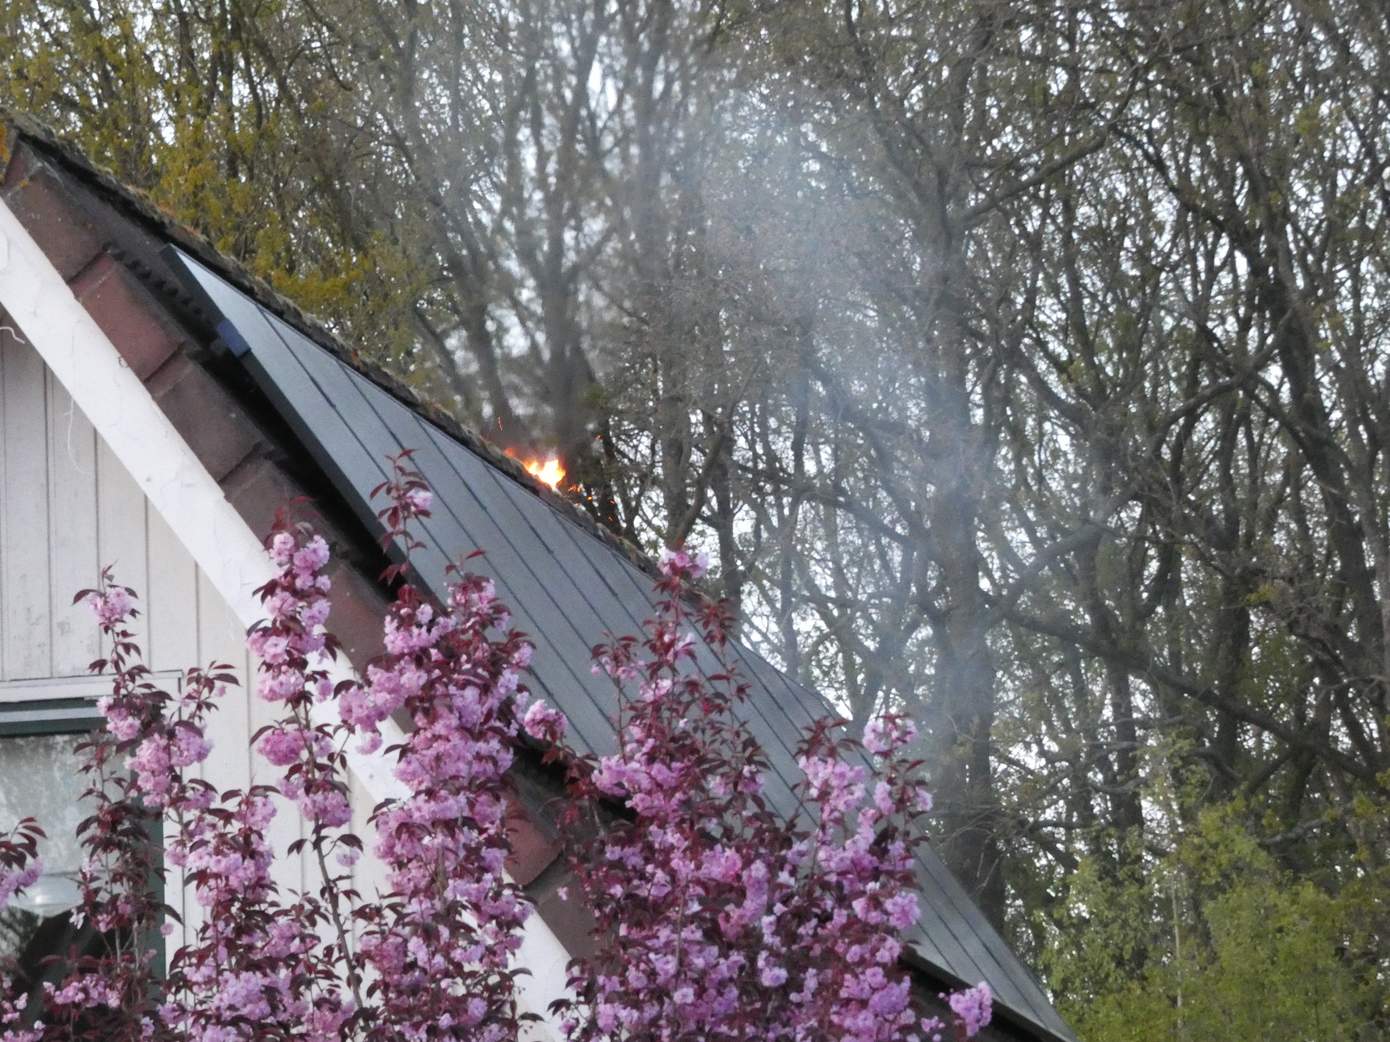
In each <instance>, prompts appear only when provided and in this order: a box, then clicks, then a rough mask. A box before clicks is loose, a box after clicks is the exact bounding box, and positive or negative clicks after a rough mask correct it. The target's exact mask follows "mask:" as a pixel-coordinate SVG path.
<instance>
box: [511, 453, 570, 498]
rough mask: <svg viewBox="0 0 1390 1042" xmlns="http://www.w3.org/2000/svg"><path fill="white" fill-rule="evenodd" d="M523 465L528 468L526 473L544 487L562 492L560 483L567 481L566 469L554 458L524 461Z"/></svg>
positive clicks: (533, 458)
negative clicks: (547, 486)
mask: <svg viewBox="0 0 1390 1042" xmlns="http://www.w3.org/2000/svg"><path fill="white" fill-rule="evenodd" d="M521 465H522V466H523V467H525V468H526V473H528V474H530V475H531V476H532V477H533V478H535V479H536V480H537V481H539V482H541V483H542V484H544V485H549V486H550V487H551V488H552V489H554V490H555V491H557V492H558V491H559V490H560V483H561V482H562V481H564V480H565V467H564V464H562V463H561V462H560V461H559V460H558V459H556V458H555V457H554V456H551V457H549V458H548V459H537V458H535V457H532V458H531V459H527V460H523V461H522V463H521Z"/></svg>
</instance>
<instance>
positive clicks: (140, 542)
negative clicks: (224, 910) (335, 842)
mask: <svg viewBox="0 0 1390 1042" xmlns="http://www.w3.org/2000/svg"><path fill="white" fill-rule="evenodd" d="M0 320H3V316H2V315H0ZM0 439H3V440H2V441H0V682H7V681H8V682H13V681H24V680H37V679H47V678H62V677H85V676H87V666H88V664H89V663H90V662H91V661H92V660H93V659H95V658H96V657H97V656H98V655H99V654H100V653H101V644H100V634H99V632H98V630H97V627H96V625H95V623H94V622H93V621H92V617H91V613H90V611H89V610H88V609H87V608H86V607H85V606H84V605H80V604H79V605H73V604H72V598H73V594H74V593H75V592H76V591H77V590H80V589H83V588H86V587H91V586H95V585H96V583H97V578H98V575H99V574H100V571H101V568H102V566H103V565H106V564H110V565H113V567H114V571H115V575H116V578H117V579H118V580H119V581H120V582H121V583H123V584H125V585H127V586H131V587H133V588H134V589H135V590H136V591H137V592H138V594H139V597H140V601H139V604H140V607H141V610H142V611H143V613H144V614H143V617H142V618H141V619H140V620H139V622H138V625H137V627H136V629H137V631H138V632H139V634H140V639H141V642H142V645H143V648H144V651H145V655H146V662H147V663H148V664H149V666H150V667H151V668H152V669H154V670H156V671H164V670H181V669H184V668H187V667H190V666H202V665H207V664H208V663H210V662H214V661H217V662H224V663H228V664H230V665H232V666H233V667H234V670H235V672H236V673H237V674H238V676H239V678H240V680H241V682H242V687H241V688H240V689H233V690H230V691H229V692H228V693H227V695H226V697H225V699H224V702H223V705H222V707H221V708H220V710H219V711H218V713H217V714H216V716H215V718H214V720H213V722H212V725H211V727H210V728H209V737H210V739H211V740H212V744H213V751H212V753H211V755H210V756H209V758H208V760H207V762H206V763H205V764H204V765H203V772H202V773H203V777H204V778H205V779H206V780H207V781H209V782H211V783H212V784H214V785H216V786H218V787H219V788H221V789H230V788H237V789H244V788H246V786H248V785H250V784H255V783H271V782H273V781H274V780H275V778H274V773H273V772H274V769H273V768H271V767H270V765H269V764H267V763H265V761H264V760H261V758H260V757H259V756H258V755H255V754H254V753H253V752H252V750H251V747H250V736H251V735H252V734H253V733H254V732H255V731H256V730H257V729H258V728H260V727H262V726H264V725H265V724H268V723H270V722H272V720H274V718H275V712H274V707H273V706H270V705H268V704H266V703H265V702H263V701H262V700H261V699H259V698H255V697H251V696H250V695H249V693H248V689H247V686H246V685H247V682H248V680H249V681H250V682H251V683H254V681H255V672H254V664H253V663H252V661H251V660H250V658H249V656H248V654H247V652H246V647H245V643H244V632H243V628H242V626H241V625H240V624H239V623H238V621H237V619H236V617H235V616H234V614H233V613H232V610H231V609H230V607H228V605H227V604H226V602H225V601H223V600H222V598H221V596H220V595H219V594H218V593H217V591H216V590H215V589H214V588H213V586H212V583H211V582H209V581H208V579H207V578H206V577H205V576H204V575H203V574H202V573H201V571H200V570H199V568H198V566H197V565H196V564H195V563H194V562H193V559H192V557H191V556H190V555H189V554H188V552H187V550H186V549H185V548H184V547H183V545H182V544H181V543H180V542H179V540H178V539H177V538H176V537H175V536H174V533H173V532H172V530H171V529H170V528H169V526H168V524H167V523H166V522H165V520H164V518H163V517H161V516H160V515H159V513H158V511H156V510H155V509H154V508H153V507H152V506H151V505H150V503H149V501H148V500H147V499H146V498H145V496H144V494H143V493H142V492H141V491H140V489H139V487H138V486H137V485H136V483H135V481H134V479H132V478H131V477H130V475H129V474H128V473H127V471H126V469H125V467H124V466H122V464H121V462H120V461H119V460H118V459H116V457H115V456H114V455H113V454H112V453H111V451H110V450H109V449H108V448H107V447H106V445H105V443H104V442H103V441H102V440H101V439H100V438H99V437H98V436H97V435H96V432H95V431H94V430H93V428H92V425H91V424H90V423H89V422H88V421H87V419H86V417H85V416H83V415H82V413H81V411H80V410H78V409H76V408H75V407H74V405H73V402H72V399H71V398H69V397H68V395H67V392H66V391H64V390H63V388H62V386H61V384H59V382H58V381H57V380H56V379H55V378H54V377H53V374H52V373H51V372H49V370H48V369H47V368H46V367H45V366H44V364H43V362H42V360H41V359H40V358H39V356H38V355H37V354H36V353H35V352H34V351H33V350H32V349H30V348H29V347H27V346H25V345H23V344H21V343H19V342H17V341H16V340H15V338H14V337H13V336H11V335H10V333H9V332H7V331H0ZM353 789H354V791H353V800H354V804H355V805H354V808H353V809H354V818H355V819H357V820H358V821H362V820H363V819H364V816H365V813H366V811H367V810H369V809H370V807H371V805H372V804H371V800H370V797H368V796H367V795H366V794H365V793H364V792H362V791H361V790H359V789H358V788H357V787H356V786H354V787H353ZM363 805H365V807H364V806H363ZM3 825H4V823H3V822H0V827H2V826H3ZM299 835H300V826H299V815H298V813H297V812H296V811H295V809H294V808H293V807H292V806H285V805H283V804H282V806H281V808H280V813H279V814H277V815H276V819H275V822H274V824H273V825H272V826H271V830H270V840H271V843H272V846H273V848H274V849H277V850H284V849H285V847H286V846H287V845H288V844H289V843H290V842H292V841H293V840H295V839H297V838H299ZM364 838H365V836H364ZM355 871H356V874H357V875H358V876H359V877H360V878H359V882H358V885H359V886H360V887H362V889H363V891H364V892H365V893H371V892H373V890H374V889H375V885H374V884H375V883H376V882H378V880H379V878H380V877H379V870H378V869H376V868H375V867H372V866H369V865H368V864H367V859H364V861H363V862H362V863H360V864H359V868H358V869H357V870H355ZM274 876H275V881H276V883H277V885H279V886H280V887H281V889H282V890H299V889H301V888H304V887H313V888H317V885H318V882H317V881H318V878H319V870H318V866H317V864H314V863H312V862H311V859H310V858H309V857H302V858H300V857H296V858H293V859H289V858H285V859H281V860H280V861H279V862H277V864H276V866H275V869H274ZM167 897H168V899H169V903H170V904H172V905H173V906H174V907H175V908H176V909H180V910H181V911H182V912H183V914H184V918H185V921H186V922H191V923H195V922H196V921H197V916H198V910H197V908H196V907H194V903H193V901H192V900H191V898H190V899H189V900H188V901H187V902H185V901H184V900H183V895H182V888H181V886H180V883H179V880H178V879H176V878H171V879H170V880H169V888H168V893H167Z"/></svg>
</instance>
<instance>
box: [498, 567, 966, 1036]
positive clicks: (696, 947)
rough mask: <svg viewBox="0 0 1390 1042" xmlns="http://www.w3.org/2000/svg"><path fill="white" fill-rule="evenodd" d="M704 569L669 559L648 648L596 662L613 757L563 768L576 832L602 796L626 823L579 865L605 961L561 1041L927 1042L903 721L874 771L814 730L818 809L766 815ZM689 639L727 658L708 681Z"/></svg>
mask: <svg viewBox="0 0 1390 1042" xmlns="http://www.w3.org/2000/svg"><path fill="white" fill-rule="evenodd" d="M705 567H706V565H705V562H704V560H703V559H702V558H701V557H700V556H696V555H691V554H689V553H688V552H686V551H683V550H674V551H668V552H667V553H666V554H665V555H664V556H663V558H662V570H663V578H662V580H661V582H660V584H659V586H658V590H659V592H660V593H661V594H662V600H661V601H660V604H659V613H658V616H657V618H656V619H655V620H653V621H652V622H650V623H649V624H648V625H647V627H646V633H645V635H644V637H643V639H641V640H640V641H638V640H637V639H636V638H623V639H620V640H618V641H615V642H613V643H611V644H609V645H607V646H604V647H600V648H598V649H596V651H595V663H596V667H597V669H598V670H600V671H602V672H604V673H607V674H608V675H609V676H610V677H611V678H612V679H613V680H614V683H615V685H616V687H617V689H618V693H619V702H620V706H621V717H620V722H621V734H620V743H619V748H618V750H617V752H615V753H613V754H612V755H609V756H604V757H601V758H598V759H592V758H585V757H583V756H580V755H579V754H578V753H576V752H575V751H574V750H571V749H564V750H562V751H561V753H560V754H558V758H564V759H566V760H567V761H568V762H569V763H570V764H571V765H572V766H571V773H570V778H571V785H572V788H573V790H574V793H575V796H576V800H575V803H574V805H573V806H572V808H571V812H570V815H571V820H578V819H580V818H585V819H588V818H589V817H591V815H592V811H591V810H590V809H589V808H590V807H591V805H592V801H594V800H600V801H609V802H612V803H621V804H623V805H625V806H626V808H627V811H628V815H627V816H624V815H619V816H615V817H612V818H611V824H610V825H609V826H608V827H606V828H604V829H603V830H601V831H600V832H599V833H598V834H597V835H596V836H595V837H594V839H593V840H592V841H591V842H589V843H587V844H581V845H580V847H579V848H578V849H577V850H576V851H574V852H573V856H572V857H571V867H572V869H573V871H574V873H575V875H576V877H577V878H578V880H579V882H580V885H581V888H582V890H583V892H584V896H585V898H586V900H587V902H588V903H589V904H590V906H591V907H592V908H593V910H594V912H595V917H596V919H597V921H598V924H599V926H598V927H597V928H596V930H595V932H594V938H595V946H596V950H595V952H594V954H593V955H591V956H589V957H588V958H586V959H583V960H579V961H576V962H575V963H573V964H572V966H571V973H570V984H571V987H572V989H573V990H574V993H575V995H576V996H577V1001H576V1002H574V1003H571V1004H567V1005H566V1006H565V1007H564V1015H565V1030H566V1032H567V1034H568V1036H569V1038H570V1039H571V1040H572V1042H607V1040H610V1039H613V1038H618V1037H623V1038H632V1037H640V1038H646V1039H652V1040H663V1042H664V1040H673V1042H674V1040H692V1042H693V1040H695V1039H705V1038H711V1037H718V1038H723V1039H746V1040H749V1042H752V1040H758V1042H771V1040H780V1039H786V1040H788V1042H792V1040H797V1042H799V1040H805V1039H818V1038H825V1037H833V1038H837V1039H843V1040H846V1042H889V1040H892V1042H912V1040H919V1039H930V1038H932V1037H933V1036H934V1035H936V1034H938V1033H939V1028H940V1023H939V1022H938V1021H937V1020H936V1019H935V1018H932V1017H930V1016H927V1015H926V1014H925V1012H924V1011H923V1010H922V1009H920V1008H918V1006H917V1005H916V1003H915V1002H914V999H913V995H912V992H911V985H910V979H909V977H908V975H907V973H906V972H905V971H904V969H903V968H902V967H901V965H900V962H899V957H900V955H901V954H902V950H903V948H902V940H901V935H902V933H903V932H904V931H905V930H908V929H910V928H911V927H913V926H914V925H915V924H916V922H917V920H918V916H919V907H918V898H917V895H916V892H915V877H914V874H913V863H914V858H913V852H914V850H915V848H916V847H917V845H918V844H919V843H921V842H922V841H923V833H922V831H921V817H922V815H923V813H924V808H923V806H922V801H921V798H920V792H919V790H920V786H919V785H918V783H917V782H916V780H915V778H914V774H915V770H914V768H915V766H916V765H915V764H913V763H911V762H910V761H908V760H907V759H906V758H905V750H906V748H907V747H908V746H909V745H910V743H911V741H912V738H913V731H912V728H911V725H910V723H909V722H908V721H906V720H905V719H903V718H901V717H897V716H886V717H884V718H882V719H880V720H877V721H875V722H874V723H873V724H872V725H871V726H870V728H869V731H868V734H867V735H866V740H865V743H864V744H865V747H866V748H867V749H868V750H869V751H870V753H872V754H873V758H874V762H873V764H872V766H871V764H870V762H869V761H867V760H865V759H864V758H862V757H861V756H860V754H859V753H858V751H857V750H856V749H855V747H854V745H853V743H851V742H849V741H847V740H845V739H843V738H837V737H835V731H836V728H837V724H836V723H835V722H833V721H822V722H820V723H818V724H816V725H815V726H814V727H813V728H812V729H811V731H810V732H809V733H808V735H807V736H806V738H805V740H804V742H803V744H802V748H801V752H800V756H799V760H798V762H799V763H800V765H801V768H802V771H803V778H802V779H801V781H800V782H798V783H797V785H796V789H797V792H796V795H797V796H798V797H799V800H800V802H801V804H802V805H803V806H805V807H806V808H808V811H809V813H808V814H807V815H806V816H805V817H804V818H803V819H801V820H798V821H787V820H785V819H783V818H782V817H781V816H780V815H779V814H778V813H777V812H775V811H774V810H772V809H771V808H770V807H769V806H768V804H767V803H766V802H765V801H764V795H763V790H764V787H765V784H766V781H765V779H766V778H767V775H768V767H767V763H766V761H765V759H764V756H763V753H762V750H761V749H759V748H758V747H757V744H756V743H755V742H754V741H753V740H752V739H751V738H750V737H749V736H748V734H747V732H746V729H745V728H744V727H743V725H742V724H741V723H740V722H739V720H738V717H737V713H736V708H735V707H736V705H737V703H738V702H740V701H741V700H743V699H744V698H745V697H746V685H745V684H744V683H742V682H741V681H739V680H738V678H737V676H736V675H735V673H734V671H733V670H732V669H730V668H729V667H728V666H727V664H725V663H724V662H723V661H722V656H720V652H721V649H722V648H724V647H725V645H726V638H725V634H724V625H725V620H726V619H727V614H726V613H725V611H724V610H723V609H721V608H720V607H719V606H712V605H708V604H701V603H699V602H698V601H697V600H696V598H694V597H693V596H692V594H691V591H690V588H689V583H690V582H691V581H692V580H694V579H696V578H698V577H699V576H700V575H701V574H703V572H704V570H705ZM692 626H694V627H696V628H698V629H699V630H700V632H701V636H702V637H703V640H704V643H705V645H706V646H707V647H708V648H709V649H710V650H711V651H712V652H713V653H714V654H715V655H716V656H720V660H719V661H717V662H715V663H713V664H712V665H710V666H708V667H707V674H706V673H702V672H701V670H700V668H699V667H698V663H697V654H696V642H695V638H694V636H693V634H692V630H691V628H692ZM525 723H526V726H527V730H528V731H529V732H530V733H531V734H532V736H533V737H535V738H536V739H538V740H541V741H544V742H548V743H554V742H556V741H558V740H559V736H560V733H561V732H560V724H559V721H557V720H556V719H555V717H554V715H553V711H551V710H541V709H539V708H537V707H535V706H533V707H532V709H531V711H529V712H528V713H527V716H526V720H525ZM969 995H970V996H971V997H970V999H969V1000H968V1001H963V1002H961V1003H960V1004H959V1005H958V1006H955V1005H953V1007H952V1008H953V1009H954V1010H956V1017H955V1023H956V1026H957V1029H958V1030H959V1031H960V1032H962V1033H963V1034H964V1035H965V1036H966V1037H968V1036H970V1035H973V1034H975V1033H976V1032H977V1031H978V1030H979V1027H980V1026H981V1025H982V1024H983V1023H985V1022H987V1017H988V1012H987V1010H988V990H987V989H985V990H983V991H981V990H979V989H975V990H972V991H971V992H970V993H969ZM953 998H954V997H953ZM982 1011H983V1012H982ZM982 1018H983V1019H982Z"/></svg>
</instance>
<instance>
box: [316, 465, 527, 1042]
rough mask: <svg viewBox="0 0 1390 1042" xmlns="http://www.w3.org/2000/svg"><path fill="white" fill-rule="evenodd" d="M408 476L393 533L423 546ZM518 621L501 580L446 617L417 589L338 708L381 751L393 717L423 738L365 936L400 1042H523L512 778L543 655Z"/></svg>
mask: <svg viewBox="0 0 1390 1042" xmlns="http://www.w3.org/2000/svg"><path fill="white" fill-rule="evenodd" d="M400 466H401V462H400V461H398V468H399V467H400ZM397 474H398V480H397V481H396V482H395V483H392V484H388V485H387V486H385V487H384V489H383V491H384V492H385V494H386V495H387V497H388V499H389V501H390V505H389V506H388V507H387V509H386V510H384V511H383V512H382V519H383V521H384V522H385V523H386V525H387V528H388V532H389V533H390V534H391V535H392V536H394V537H395V538H397V539H398V540H399V541H400V542H401V543H402V544H404V545H407V546H409V545H410V541H411V537H410V535H409V531H408V526H409V525H410V524H411V523H412V522H414V521H415V520H416V519H417V518H419V517H421V516H423V515H424V513H425V511H427V509H428V505H429V498H428V495H427V494H426V493H425V490H423V489H422V488H421V487H420V486H419V485H418V483H416V482H415V481H414V480H413V479H412V477H411V475H410V472H409V471H408V469H398V471H397ZM392 526H395V527H394V528H393V527H392ZM509 621H510V616H509V614H508V612H507V610H506V608H505V607H504V606H503V605H502V603H501V602H500V601H499V600H498V599H497V596H496V590H495V588H494V586H493V584H492V583H491V582H490V581H489V580H487V579H483V578H480V577H478V576H470V575H462V574H459V575H458V576H457V578H456V581H454V582H453V583H452V585H451V587H450V593H449V601H448V603H447V605H445V607H444V611H442V612H438V611H436V610H435V608H434V607H433V606H432V605H430V604H428V603H426V602H425V601H424V600H423V599H422V598H421V597H420V596H419V594H418V593H417V592H416V590H415V589H414V587H412V586H411V585H410V584H409V583H405V584H403V585H402V586H401V587H400V589H399V592H398V595H397V598H396V601H395V603H394V604H393V605H392V607H391V610H390V615H389V617H388V618H387V620H386V625H385V646H386V650H385V654H384V655H382V656H381V657H380V658H379V659H377V660H375V661H374V662H373V663H372V664H371V665H370V666H369V667H368V669H367V682H366V684H365V685H363V686H360V687H359V686H353V687H348V688H346V689H345V690H344V691H343V692H342V693H341V695H340V696H339V712H340V715H341V718H342V720H343V721H344V723H345V725H346V726H347V727H348V728H349V729H350V730H352V731H354V732H355V733H356V734H358V735H359V736H360V740H361V741H362V743H363V745H364V747H365V748H368V749H372V748H375V747H376V746H377V745H378V744H379V742H380V733H379V727H380V725H381V723H382V722H383V721H384V720H386V718H387V717H389V716H391V715H393V714H396V713H404V714H405V715H406V716H407V717H408V718H409V720H410V721H411V724H412V726H411V728H410V730H409V731H408V732H407V735H406V739H405V743H404V747H403V748H401V749H400V750H399V753H398V760H397V764H396V767H395V773H396V777H397V778H399V779H400V781H401V782H402V783H403V784H404V785H405V787H406V789H407V791H408V793H409V795H408V796H407V797H406V798H405V799H403V800H401V801H399V802H397V803H394V804H391V805H388V806H386V807H385V808H382V809H381V810H380V811H379V812H378V813H376V814H375V815H374V817H373V824H374V826H375V829H376V832H377V836H378V841H377V845H376V848H375V853H376V855H377V857H378V858H379V859H380V860H381V862H382V864H383V865H384V866H385V867H386V868H387V870H388V872H389V879H390V883H391V886H392V889H393V892H392V894H391V897H390V900H389V902H388V904H387V906H386V907H385V908H384V909H382V910H381V911H380V913H379V914H369V915H367V916H365V917H364V926H365V929H364V931H363V936H362V952H363V955H364V957H365V959H366V962H367V965H368V966H369V967H370V968H371V970H373V971H374V972H375V974H376V975H377V980H378V985H377V988H378V996H379V1006H380V1010H381V1013H382V1015H383V1017H384V1018H385V1019H386V1020H387V1021H388V1022H389V1023H390V1024H391V1025H392V1028H393V1030H395V1031H397V1032H399V1036H397V1037H400V1038H404V1039H408V1040H415V1039H426V1038H429V1039H443V1038H458V1039H470V1040H472V1039H497V1040H504V1039H513V1038H515V1037H516V1031H517V1028H518V1024H519V1020H518V1014H517V1010H516V1006H515V999H514V987H513V983H512V973H513V971H512V968H511V965H510V964H511V960H512V956H513V955H514V954H515V953H516V951H517V949H518V948H519V947H520V943H521V927H522V923H523V922H524V920H525V918H526V916H527V915H528V914H529V907H528V905H527V904H526V903H525V901H524V898H523V895H522V892H521V890H520V888H518V887H517V886H516V885H515V884H514V883H512V882H511V881H510V879H509V878H508V877H507V874H506V871H505V864H506V860H507V857H508V855H509V854H510V851H511V845H510V841H509V838H508V833H507V800H506V795H507V787H506V783H505V781H504V775H505V774H506V772H507V770H508V768H509V767H510V766H511V764H512V760H513V755H514V747H515V744H516V740H517V712H518V709H519V707H520V706H521V705H523V704H524V701H525V697H526V695H525V690H524V688H523V687H522V685H521V674H522V672H523V671H524V670H525V669H526V668H527V666H528V664H529V663H530V659H531V646H530V645H529V644H527V643H526V642H525V641H523V640H522V639H521V638H520V637H519V636H518V635H517V634H515V633H513V632H505V631H506V628H507V626H508V623H509ZM494 633H500V634H501V635H500V636H496V637H494V636H493V634H494Z"/></svg>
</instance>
